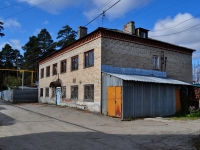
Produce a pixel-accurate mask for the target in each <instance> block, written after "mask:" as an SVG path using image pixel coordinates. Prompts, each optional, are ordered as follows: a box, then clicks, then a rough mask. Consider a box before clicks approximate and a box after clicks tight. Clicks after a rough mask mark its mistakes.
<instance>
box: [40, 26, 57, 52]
mask: <svg viewBox="0 0 200 150" xmlns="http://www.w3.org/2000/svg"><path fill="white" fill-rule="evenodd" d="M37 38H38V42H39V48H40V50H41V52H42V56H46V55H47V54H51V53H52V52H54V51H55V46H54V43H53V40H52V37H51V35H50V34H49V32H48V31H47V30H46V29H42V30H41V31H40V33H39V34H38V37H37Z"/></svg>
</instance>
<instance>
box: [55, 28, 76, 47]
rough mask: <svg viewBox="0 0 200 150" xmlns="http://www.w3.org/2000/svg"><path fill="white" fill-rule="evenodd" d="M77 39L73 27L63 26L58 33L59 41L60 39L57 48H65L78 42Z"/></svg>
mask: <svg viewBox="0 0 200 150" xmlns="http://www.w3.org/2000/svg"><path fill="white" fill-rule="evenodd" d="M76 37H77V32H76V31H74V30H72V28H71V27H69V26H68V25H66V26H63V27H62V29H61V30H60V31H59V32H58V36H57V39H60V40H59V41H58V42H57V47H59V48H63V47H66V46H67V45H69V44H71V43H73V42H74V41H76Z"/></svg>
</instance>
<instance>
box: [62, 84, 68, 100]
mask: <svg viewBox="0 0 200 150" xmlns="http://www.w3.org/2000/svg"><path fill="white" fill-rule="evenodd" d="M64 89H65V90H64ZM66 97H67V88H66V86H62V98H66Z"/></svg>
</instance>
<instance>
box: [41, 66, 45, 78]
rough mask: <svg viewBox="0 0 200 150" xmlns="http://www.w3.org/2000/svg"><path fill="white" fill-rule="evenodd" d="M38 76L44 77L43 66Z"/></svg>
mask: <svg viewBox="0 0 200 150" xmlns="http://www.w3.org/2000/svg"><path fill="white" fill-rule="evenodd" d="M40 78H44V68H42V69H41V72H40Z"/></svg>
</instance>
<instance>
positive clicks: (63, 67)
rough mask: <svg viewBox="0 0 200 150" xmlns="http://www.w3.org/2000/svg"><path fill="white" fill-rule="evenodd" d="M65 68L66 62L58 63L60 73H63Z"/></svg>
mask: <svg viewBox="0 0 200 150" xmlns="http://www.w3.org/2000/svg"><path fill="white" fill-rule="evenodd" d="M66 68H67V63H66V60H62V61H61V63H60V73H65V72H66Z"/></svg>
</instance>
